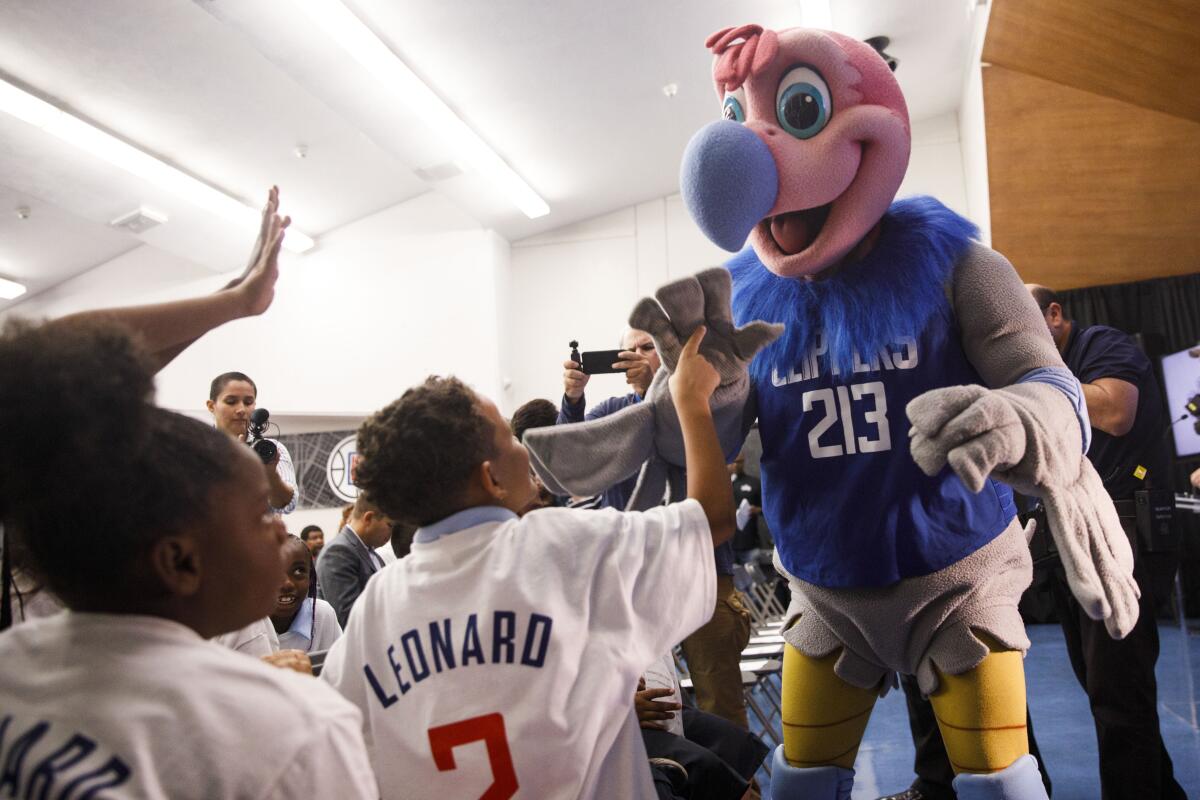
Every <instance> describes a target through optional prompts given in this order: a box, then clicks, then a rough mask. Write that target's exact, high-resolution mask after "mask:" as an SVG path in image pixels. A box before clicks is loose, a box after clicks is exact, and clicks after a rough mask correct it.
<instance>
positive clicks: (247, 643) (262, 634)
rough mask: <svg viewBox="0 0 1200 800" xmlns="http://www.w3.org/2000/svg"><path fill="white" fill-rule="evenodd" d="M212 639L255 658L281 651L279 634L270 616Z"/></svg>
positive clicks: (215, 642) (222, 645)
mask: <svg viewBox="0 0 1200 800" xmlns="http://www.w3.org/2000/svg"><path fill="white" fill-rule="evenodd" d="M211 641H212V642H213V644H219V645H220V646H221V647H225V648H227V649H229V650H233V651H236V652H238V653H243V654H245V655H248V656H254V657H255V658H262V657H263V656H269V655H271V653H277V652H279V634H277V633H275V626H274V625H273V624H271V618H270V617H263V618H262V619H256V620H254V622H251V623H250V624H249V625H247V626H246V627H244V628H239V629H238V630H236V631H230V632H229V633H222V634H221V635H220V636H214V637H213V638H212V640H211Z"/></svg>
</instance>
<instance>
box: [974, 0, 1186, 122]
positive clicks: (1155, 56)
mask: <svg viewBox="0 0 1200 800" xmlns="http://www.w3.org/2000/svg"><path fill="white" fill-rule="evenodd" d="M1198 19H1200V2H1197V0H1136V1H1135V0H993V1H992V12H991V15H990V17H989V20H988V30H987V39H986V40H985V41H984V47H983V60H984V62H985V63H988V64H996V65H998V66H1001V67H1007V68H1008V69H1014V70H1017V71H1019V72H1026V73H1029V74H1030V75H1037V76H1038V77H1041V78H1047V79H1049V80H1052V81H1055V82H1057V83H1063V84H1066V85H1067V86H1074V87H1075V88H1076V89H1083V90H1084V91H1088V92H1093V93H1095V94H1101V95H1105V96H1107V97H1112V98H1114V99H1116V100H1124V101H1125V102H1127V103H1133V104H1134V105H1140V106H1145V107H1146V108H1153V109H1155V110H1157V111H1162V112H1165V113H1167V114H1172V115H1174V116H1177V117H1185V118H1187V119H1192V120H1196V121H1197V122H1200V21H1198Z"/></svg>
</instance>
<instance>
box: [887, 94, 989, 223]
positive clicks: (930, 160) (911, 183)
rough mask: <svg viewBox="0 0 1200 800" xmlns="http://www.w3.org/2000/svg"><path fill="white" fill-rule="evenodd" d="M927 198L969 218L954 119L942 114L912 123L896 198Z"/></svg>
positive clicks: (955, 117) (953, 115) (960, 152)
mask: <svg viewBox="0 0 1200 800" xmlns="http://www.w3.org/2000/svg"><path fill="white" fill-rule="evenodd" d="M916 194H928V195H932V196H933V197H936V198H937V199H939V200H941V201H942V202H943V203H945V204H946V206H947V207H949V208H951V209H953V210H954V211H957V212H958V213H959V214H962V215H963V216H965V217H970V216H971V215H970V214H969V213H968V210H969V209H968V207H967V191H966V184H965V182H964V178H963V160H962V150H961V147H960V144H959V124H958V117H957V116H956V115H955V114H953V113H951V114H943V115H942V116H940V117H933V118H932V119H926V120H916V121H914V122H913V123H912V154H911V155H910V156H909V159H908V172H907V173H905V175H904V180H903V181H901V183H900V189H899V191H898V192H896V196H897V197H911V196H912V195H916Z"/></svg>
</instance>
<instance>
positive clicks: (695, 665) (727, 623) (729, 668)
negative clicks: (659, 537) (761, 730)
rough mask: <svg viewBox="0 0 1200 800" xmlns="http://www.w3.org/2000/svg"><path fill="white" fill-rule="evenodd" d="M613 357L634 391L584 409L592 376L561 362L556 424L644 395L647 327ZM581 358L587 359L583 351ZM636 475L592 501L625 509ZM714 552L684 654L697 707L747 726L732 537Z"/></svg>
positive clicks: (652, 369)
mask: <svg viewBox="0 0 1200 800" xmlns="http://www.w3.org/2000/svg"><path fill="white" fill-rule="evenodd" d="M616 357H617V359H618V360H617V361H616V362H615V363H613V364H612V368H613V369H614V370H615V371H624V372H625V382H626V383H628V384H629V387H630V388H631V389H632V390H633V391H631V392H630V393H629V394H626V395H624V396H621V397H609V398H608V399H606V400H603V401H601V402H599V403H597V404H596V405H593V406H592V407H591V409H589V410H587V412H586V413H585V411H584V406H585V399H584V387H586V386H587V382H588V379H589V377H590V376H589V375H588V374H587V373H586V372H584V371H583V370H582V369H580V367H581V366H582V364H580V363H579V362H577V361H573V360H567V361H564V362H563V399H562V404H561V405H560V406H559V411H558V420H557V424H559V425H562V424H564V423H568V422H583V421H585V420H592V419H598V418H600V417H606V416H608V415H609V414H614V413H616V412H617V411H620V410H621V409H622V408H626V407H628V406H631V405H633V404H634V403H640V402H641V401H642V398H644V397H645V396H646V392H647V391H648V390H649V388H650V381H652V380H654V374H655V373H656V372H658V368H659V365H660V362H659V359H658V350H656V349H655V347H654V340H653V339H652V338H651V337H650V334H649V333H647V332H646V331H642V330H637V329H635V328H630V329H628V330H626V331H625V334H624V335H623V336H622V337H621V351H620V352H618V353H617V355H616ZM582 358H584V360H589V359H587V358H586V356H585V357H582ZM637 479H638V473H636V472H635V473H634V474H633V475H631V476H629V477H628V478H626V479H625V480H623V481H621V482H620V483H617V484H614V485H612V486H610V487H608V488H607V489H605V490H604V492H602V493H601V495H600V503H599V504H598V505H597V506H596V507H597V508H606V507H611V508H615V509H617V510H618V511H623V510H625V506H626V505H627V504H628V502H629V498H630V496H631V495H632V494H633V489H634V487H635V486H636V485H637ZM714 558H715V561H716V567H717V603H716V607H715V608H714V610H713V616H712V619H710V620H709V621H708V622H707V623H705V624H704V625H703V626H702V627H701V628H700V629H699V630H697V631H696V632H695V633H693V634H692V635H691V636H689V637H688V638H687V639H684V640H683V642H682V646H683V655H684V658H686V659H687V662H688V671H689V672H690V673H691V678H692V683H693V685H694V687H695V690H696V703H697V705H699V707H700V710H701V711H706V712H708V713H710V714H716V715H717V716H719V717H722V718H724V719H726V720H729V721H730V722H732V723H734V724H735V725H739V726H741V727H742V728H744V729H748V727H749V726H748V723H747V720H746V701H745V698H744V697H743V695H742V671H741V663H740V662H741V652H742V649H743V648H744V647H745V646H746V644H747V643H748V642H749V641H750V612H749V611H747V610H746V607H745V606H744V605H743V604H742V600H741V597H740V596H739V595H738V593H737V590H736V589H735V588H734V585H733V547H732V546H731V545H730V543H729V542H725V543H724V544H722V545H720V546H719V547H717V548H716V550H715V552H714Z"/></svg>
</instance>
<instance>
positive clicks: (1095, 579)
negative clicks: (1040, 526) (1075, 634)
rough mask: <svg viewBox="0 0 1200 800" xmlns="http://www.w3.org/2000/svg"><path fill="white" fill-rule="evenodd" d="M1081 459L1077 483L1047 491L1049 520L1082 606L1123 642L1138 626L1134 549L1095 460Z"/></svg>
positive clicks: (1055, 541)
mask: <svg viewBox="0 0 1200 800" xmlns="http://www.w3.org/2000/svg"><path fill="white" fill-rule="evenodd" d="M1081 460H1082V462H1083V463H1082V465H1081V466H1082V468H1081V469H1080V470H1079V478H1078V480H1076V481H1075V483H1074V484H1073V485H1071V486H1053V485H1052V486H1047V487H1043V491H1042V499H1043V500H1044V502H1045V504H1046V519H1047V521H1048V522H1049V523H1050V533H1051V535H1053V537H1054V544H1055V546H1056V547H1058V552H1059V556H1060V557H1061V558H1062V564H1063V570H1064V571H1065V572H1066V574H1067V583H1068V584H1069V585H1070V587H1071V592H1072V593H1073V594H1074V595H1075V598H1076V599H1077V600H1079V605H1080V606H1081V607H1082V608H1083V610H1084V611H1086V612H1087V615H1088V616H1089V617H1091V618H1092V619H1102V620H1104V627H1105V628H1107V629H1108V633H1109V635H1110V636H1112V637H1113V638H1114V639H1124V638H1125V637H1126V636H1127V635H1128V634H1129V632H1130V631H1132V630H1133V626H1134V625H1136V624H1137V619H1138V598H1139V597H1141V591H1140V590H1139V589H1138V585H1137V581H1135V580H1134V579H1133V550H1132V549H1131V548H1130V546H1129V539H1128V538H1127V537H1126V536H1125V530H1124V529H1123V528H1122V527H1121V520H1120V519H1119V518H1118V517H1117V510H1116V509H1115V508H1114V507H1113V504H1112V499H1111V498H1110V497H1109V496H1108V492H1106V491H1104V483H1103V482H1102V481H1101V480H1100V476H1099V475H1098V474H1097V473H1096V470H1095V468H1094V467H1093V466H1092V462H1090V461H1088V460H1087V458H1086V457H1082V456H1081Z"/></svg>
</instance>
